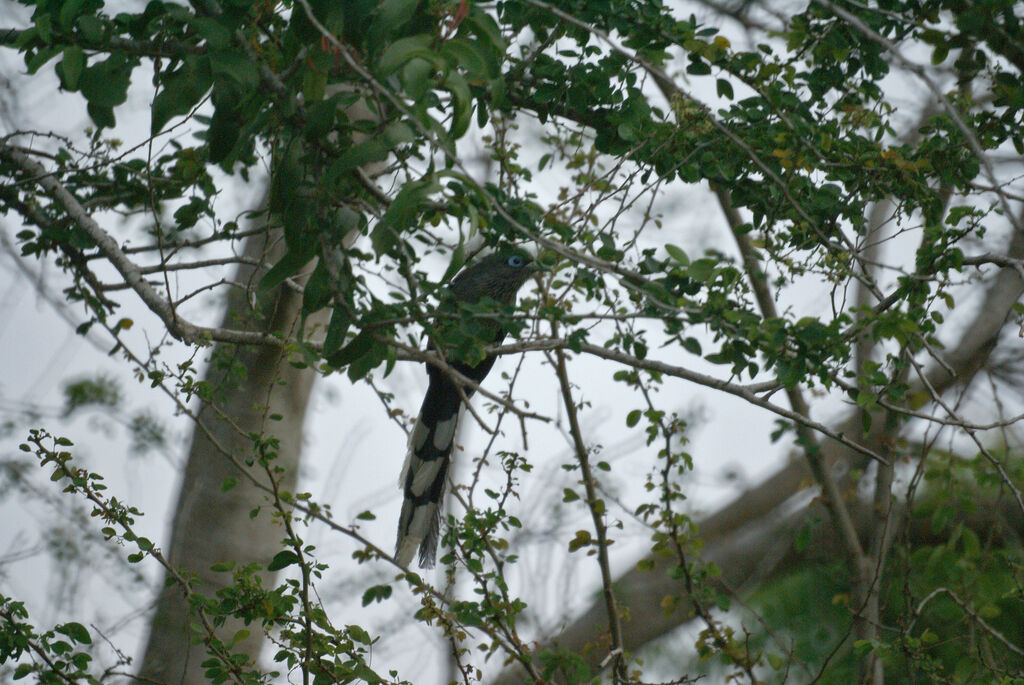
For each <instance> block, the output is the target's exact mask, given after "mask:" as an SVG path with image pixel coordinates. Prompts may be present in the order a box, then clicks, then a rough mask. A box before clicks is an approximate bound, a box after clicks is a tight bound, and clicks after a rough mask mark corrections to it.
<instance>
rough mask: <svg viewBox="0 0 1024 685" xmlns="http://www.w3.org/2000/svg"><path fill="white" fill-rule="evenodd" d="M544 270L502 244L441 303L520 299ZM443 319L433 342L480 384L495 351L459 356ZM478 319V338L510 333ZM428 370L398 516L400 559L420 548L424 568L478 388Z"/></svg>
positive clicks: (495, 339) (492, 339)
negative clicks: (465, 409) (462, 415)
mask: <svg viewBox="0 0 1024 685" xmlns="http://www.w3.org/2000/svg"><path fill="white" fill-rule="evenodd" d="M539 270H540V268H539V267H538V266H537V264H536V262H535V260H534V259H533V257H532V256H531V255H530V253H529V252H527V251H526V250H524V249H522V248H518V247H513V246H504V247H501V248H499V249H497V250H495V251H494V252H492V253H491V254H488V255H486V256H484V257H481V258H480V259H478V260H477V261H476V262H474V263H472V264H471V265H469V266H467V267H466V268H464V269H463V270H462V271H460V272H459V273H458V275H456V276H455V278H454V279H452V282H451V284H450V285H449V286H448V293H447V295H448V296H447V297H446V298H444V300H446V301H443V302H442V305H441V307H440V308H439V309H441V310H443V309H445V308H447V309H448V310H449V311H455V309H454V307H457V306H458V304H459V303H465V304H471V305H472V304H478V303H480V302H481V301H482V300H484V299H485V298H490V299H492V300H494V301H496V302H498V303H499V304H502V305H509V306H511V305H515V303H516V295H517V294H518V292H519V289H520V288H521V287H522V286H523V284H524V283H526V281H527V280H528V279H529V278H530V276H532V275H533V274H534V273H536V272H537V271H539ZM453 305H454V307H453ZM460 316H464V315H462V314H460ZM449 320H450V319H449ZM438 324H439V325H438V329H439V330H440V331H442V335H441V336H440V337H441V339H438V340H435V341H434V342H433V343H432V344H431V347H440V348H441V350H442V351H443V352H444V355H443V356H444V358H445V359H446V360H447V362H448V365H449V366H450V367H451V368H453V369H455V370H456V371H458V372H459V373H460V374H462V375H463V376H465V377H466V378H469V379H471V380H473V381H474V382H476V383H477V384H479V383H480V382H481V381H483V380H484V378H485V377H486V376H487V374H488V372H489V371H490V370H491V367H492V366H494V361H495V359H496V355H493V354H489V355H486V356H485V357H484V358H483V359H482V360H477V361H475V362H470V361H469V360H463V359H459V358H458V357H457V356H455V354H454V350H451V349H448V348H446V345H445V343H446V342H448V343H449V346H450V344H451V342H452V341H451V340H447V341H446V340H445V339H444V335H443V330H444V325H443V324H444V322H443V321H438ZM478 324H479V328H480V331H481V332H480V333H479V334H478V335H477V336H476V339H477V340H478V341H480V342H483V343H486V344H490V345H497V344H499V343H500V342H501V341H502V340H504V339H505V334H506V331H505V328H504V327H503V326H502V325H501V323H500V322H498V321H495V320H491V319H484V320H482V321H479V322H478ZM449 330H451V327H450V326H449ZM427 376H428V378H429V383H428V385H427V394H426V396H425V397H424V398H423V404H422V406H421V407H420V413H419V416H418V417H417V418H416V424H415V426H414V427H413V430H412V434H411V436H410V439H409V449H408V452H407V454H406V459H405V466H404V467H403V468H402V475H401V477H400V478H399V487H401V488H402V492H403V496H404V499H403V502H402V513H401V515H400V516H399V519H398V540H397V541H396V543H395V560H396V561H397V562H398V563H399V564H400V565H401V566H403V567H407V566H408V565H409V563H410V562H411V561H412V558H413V555H414V554H415V552H416V549H417V548H419V565H420V568H431V567H433V565H434V559H435V557H436V555H437V542H438V533H439V530H440V523H441V506H442V501H443V499H444V495H445V491H446V489H447V482H448V470H449V468H450V467H451V461H452V447H453V444H454V441H455V429H456V426H457V425H458V421H459V412H460V410H461V409H462V397H463V396H465V398H466V399H467V400H468V399H469V398H470V396H472V394H473V391H474V388H473V387H470V386H469V385H466V384H457V382H456V381H455V380H454V379H453V378H452V376H451V375H450V374H449V373H447V372H446V371H445V370H443V369H441V368H440V367H438V366H435V365H433V364H430V363H427ZM460 385H461V388H460V387H459V386H460ZM460 389H461V393H460Z"/></svg>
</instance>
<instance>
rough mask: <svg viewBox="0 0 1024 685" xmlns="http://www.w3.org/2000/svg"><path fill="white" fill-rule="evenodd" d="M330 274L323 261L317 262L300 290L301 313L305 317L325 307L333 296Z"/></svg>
mask: <svg viewBox="0 0 1024 685" xmlns="http://www.w3.org/2000/svg"><path fill="white" fill-rule="evenodd" d="M331 286H332V279H331V274H330V272H329V271H328V270H327V267H326V266H325V265H324V262H323V261H320V262H317V265H316V268H315V269H313V273H312V275H310V277H309V280H308V281H306V287H305V288H303V290H302V313H303V314H304V315H306V316H308V315H310V314H312V313H313V312H317V311H320V310H321V309H323V308H324V307H326V306H327V305H328V304H329V303H330V301H331V297H332V296H333V295H334V289H333V288H332V287H331Z"/></svg>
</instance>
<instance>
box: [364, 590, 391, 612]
mask: <svg viewBox="0 0 1024 685" xmlns="http://www.w3.org/2000/svg"><path fill="white" fill-rule="evenodd" d="M390 596H391V586H390V585H374V586H373V587H371V588H367V590H366V592H364V593H363V606H364V607H365V606H368V605H369V604H372V603H373V602H383V601H384V600H385V599H387V598H388V597H390Z"/></svg>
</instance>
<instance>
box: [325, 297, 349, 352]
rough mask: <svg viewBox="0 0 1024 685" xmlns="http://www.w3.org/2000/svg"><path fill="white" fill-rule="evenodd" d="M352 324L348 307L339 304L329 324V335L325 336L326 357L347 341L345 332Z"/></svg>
mask: <svg viewBox="0 0 1024 685" xmlns="http://www.w3.org/2000/svg"><path fill="white" fill-rule="evenodd" d="M351 325H352V317H351V316H349V313H348V308H346V307H344V306H338V307H335V308H334V312H333V313H332V314H331V322H330V323H329V324H327V337H326V338H324V352H323V354H324V357H330V356H331V355H332V354H334V352H336V351H337V350H338V348H340V347H341V344H342V343H343V342H345V334H346V333H348V329H349V326H351Z"/></svg>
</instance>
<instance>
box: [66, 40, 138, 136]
mask: <svg viewBox="0 0 1024 685" xmlns="http://www.w3.org/2000/svg"><path fill="white" fill-rule="evenodd" d="M130 76H131V67H129V66H128V61H127V59H125V56H124V55H123V54H121V53H117V52H115V53H114V54H112V55H111V56H110V57H108V58H107V59H105V60H103V61H102V62H97V63H96V64H93V65H91V66H89V67H87V68H86V69H85V70H84V71H83V72H82V75H81V77H80V79H79V82H78V85H79V87H80V88H81V89H82V95H83V96H84V97H85V99H86V100H88V101H89V104H90V105H95V106H96V107H103V108H113V107H117V106H118V105H120V104H123V103H124V101H125V100H126V99H127V98H128V82H129V77H130ZM96 123H97V124H98V123H99V122H96Z"/></svg>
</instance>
